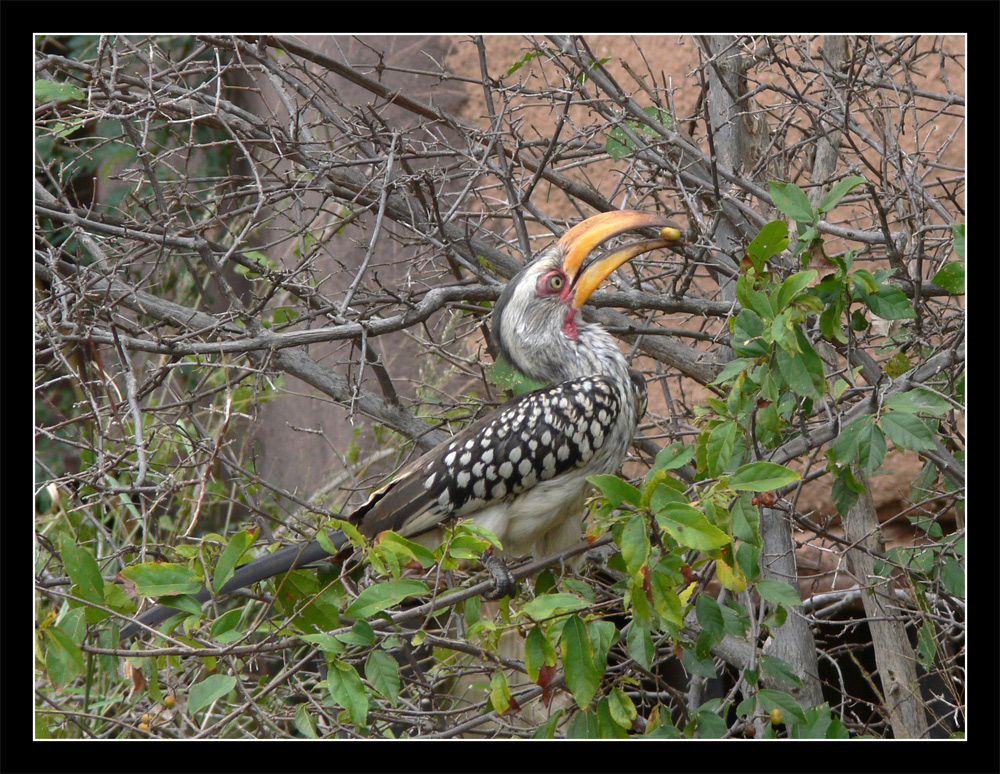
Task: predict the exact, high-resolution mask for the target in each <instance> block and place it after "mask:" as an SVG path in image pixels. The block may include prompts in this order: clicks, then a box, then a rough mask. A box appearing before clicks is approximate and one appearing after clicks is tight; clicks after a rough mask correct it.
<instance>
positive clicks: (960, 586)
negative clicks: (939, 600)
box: [941, 556, 965, 599]
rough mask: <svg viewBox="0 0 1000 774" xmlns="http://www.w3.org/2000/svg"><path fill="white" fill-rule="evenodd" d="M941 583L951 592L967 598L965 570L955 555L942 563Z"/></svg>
mask: <svg viewBox="0 0 1000 774" xmlns="http://www.w3.org/2000/svg"><path fill="white" fill-rule="evenodd" d="M941 583H942V584H944V587H945V590H946V591H947V592H948V593H949V594H951V595H953V596H956V597H958V598H959V599H965V571H964V570H963V569H962V565H960V564H959V563H958V562H957V561H956V560H955V559H954V558H953V557H950V556H949V557H948V558H947V559H945V560H944V563H943V564H942V565H941Z"/></svg>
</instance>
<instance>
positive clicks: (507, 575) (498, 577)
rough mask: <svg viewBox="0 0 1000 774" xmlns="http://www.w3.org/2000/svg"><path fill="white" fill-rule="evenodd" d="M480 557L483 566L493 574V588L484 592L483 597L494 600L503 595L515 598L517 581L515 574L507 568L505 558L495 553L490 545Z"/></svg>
mask: <svg viewBox="0 0 1000 774" xmlns="http://www.w3.org/2000/svg"><path fill="white" fill-rule="evenodd" d="M479 558H480V559H481V560H482V562H483V567H485V568H486V569H487V570H488V571H489V573H490V575H491V576H493V588H492V589H490V591H488V592H486V593H485V594H483V599H486V600H490V601H492V600H496V599H501V598H503V597H512V598H513V597H515V596H517V581H516V580H514V576H513V575H512V574H511V571H510V570H508V569H507V565H505V564H504V563H503V560H502V559H501V558H500V557H499V556H497V555H496V554H495V553H493V548H492V547H490V548H488V549H487V550H485V551H483V552H482V553H481V554H480V555H479Z"/></svg>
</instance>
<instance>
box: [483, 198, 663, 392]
mask: <svg viewBox="0 0 1000 774" xmlns="http://www.w3.org/2000/svg"><path fill="white" fill-rule="evenodd" d="M640 228H656V229H658V230H659V232H660V238H659V239H652V240H647V241H642V242H636V243H632V244H629V245H626V246H624V247H621V248H619V249H617V250H614V251H612V252H610V253H608V254H606V255H604V256H602V257H600V258H596V259H595V257H594V252H595V250H596V249H597V247H598V246H600V245H601V244H602V243H604V242H606V241H607V240H609V239H612V238H613V237H616V236H619V235H621V234H623V233H625V232H626V231H632V230H635V229H640ZM680 236H681V234H680V231H679V230H678V229H677V228H676V227H675V226H674V225H673V224H672V223H671V222H670V221H669V220H667V219H666V218H665V217H664V216H663V215H658V214H655V213H648V212H640V211H636V210H614V211H612V212H603V213H601V214H600V215H594V216H592V217H590V218H587V219H586V220H584V221H582V222H581V223H578V224H577V225H576V226H574V227H573V228H571V229H570V230H569V231H567V232H566V233H565V234H564V235H563V236H562V237H561V238H560V239H559V240H558V241H557V242H555V243H554V244H552V245H550V246H549V247H547V248H545V249H543V250H542V251H540V252H539V253H538V254H537V256H536V257H535V259H534V260H533V261H532V262H531V263H529V264H528V265H527V266H525V267H524V268H523V269H522V270H521V271H520V272H518V274H516V275H515V276H514V277H513V278H512V279H511V281H510V282H509V283H508V285H507V287H506V288H505V289H504V291H503V292H502V293H501V294H500V298H499V299H498V300H497V303H496V306H495V307H494V310H493V323H492V326H491V338H492V343H493V346H494V350H495V352H496V354H497V355H498V356H500V357H503V358H504V359H505V360H507V361H508V362H509V363H510V364H511V365H512V366H514V367H515V368H516V369H517V370H518V371H520V372H521V373H523V374H525V375H526V376H529V377H531V378H532V379H535V380H537V381H541V382H547V383H549V384H554V383H557V382H560V381H564V380H566V379H572V378H575V377H577V376H586V375H589V374H593V373H600V372H601V371H602V370H603V369H601V368H597V370H594V369H595V365H597V364H596V363H595V361H594V356H595V355H597V356H599V355H601V354H603V352H602V350H603V349H604V339H607V341H610V337H609V336H607V334H605V333H604V332H603V331H600V332H599V334H598V333H597V331H591V330H589V329H590V328H591V327H593V326H588V324H587V323H583V322H582V321H581V320H580V319H578V316H577V312H578V311H579V309H580V307H581V306H583V304H584V303H585V302H586V301H587V299H588V298H590V296H591V294H592V293H593V292H594V291H595V290H596V289H597V288H598V287H599V286H600V284H601V283H602V282H603V281H604V280H605V279H606V278H607V277H608V276H609V275H610V274H611V273H612V272H614V271H615V270H616V269H617V268H618V267H619V266H621V265H622V264H624V263H626V262H627V261H630V260H631V259H633V258H635V257H636V256H637V255H641V254H642V253H646V252H649V251H650V250H655V249H656V248H659V247H666V246H667V245H669V244H670V243H671V242H675V241H676V240H678V239H680ZM585 328H586V329H587V330H586V332H585V331H584V329H585ZM598 330H599V329H598ZM589 334H595V335H589ZM581 337H582V338H583V339H587V340H586V341H584V340H582V338H581ZM615 349H617V347H615Z"/></svg>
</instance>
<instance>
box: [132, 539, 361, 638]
mask: <svg viewBox="0 0 1000 774" xmlns="http://www.w3.org/2000/svg"><path fill="white" fill-rule="evenodd" d="M329 535H330V540H331V541H332V542H333V544H334V546H336V547H337V550H338V551H340V550H342V549H343V548H344V547H345V546H347V545H348V540H347V536H346V535H344V533H343V532H341V531H340V530H330V532H329ZM329 556H331V554H330V553H329V552H328V551H327V550H326V549H324V548H323V547H322V546H321V545H320V543H319V541H318V540H313V541H311V542H309V543H306V544H305V545H304V546H303V545H294V546H288V547H287V548H282V549H281V550H280V551H275V552H274V553H273V554H267V555H266V556H262V557H261V558H260V559H254V560H253V561H252V562H248V563H247V564H245V565H243V566H242V567H240V568H239V569H238V570H236V572H235V573H233V577H232V578H230V579H229V581H228V582H227V583H226V584H225V585H224V586H223V587H222V589H220V591H219V595H222V594H229V593H230V592H233V591H236V590H237V589H242V588H245V587H246V586H250V585H252V584H254V583H258V582H259V581H262V580H267V579H268V578H273V577H274V576H276V575H281V574H282V573H284V572H288V571H289V570H294V569H297V568H299V567H306V566H307V565H310V564H314V563H315V562H318V561H319V560H321V559H326V558H328V557H329ZM194 598H195V599H196V600H198V602H200V603H205V602H207V601H208V600H209V599H211V598H212V592H211V591H209V590H208V589H207V588H203V589H202V590H201V591H199V592H198V593H197V594H195V595H194ZM176 613H177V609H176V608H173V607H170V606H168V605H156V606H155V607H151V608H150V609H149V610H147V611H146V612H144V613H142V614H141V615H139V616H138V617H137V618H136V619H134V620H133V621H130V622H129V623H128V624H126V625H125V626H124V627H122V632H121V641H122V642H124V641H125V640H127V639H130V638H132V637H134V636H135V635H136V634H138V633H139V631H140V630H141V629H143V628H146V627H149V628H156V627H157V626H159V625H160V624H161V623H163V622H164V621H166V620H167V619H168V618H170V616H172V615H176Z"/></svg>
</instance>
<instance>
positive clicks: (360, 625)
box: [335, 619, 375, 648]
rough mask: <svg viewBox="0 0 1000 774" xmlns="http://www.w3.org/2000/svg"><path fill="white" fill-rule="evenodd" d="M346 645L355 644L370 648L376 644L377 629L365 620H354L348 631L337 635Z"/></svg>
mask: <svg viewBox="0 0 1000 774" xmlns="http://www.w3.org/2000/svg"><path fill="white" fill-rule="evenodd" d="M335 636H336V638H337V639H338V640H340V641H341V642H342V643H344V644H345V645H355V646H357V647H359V648H370V647H371V646H372V645H374V644H375V630H374V629H372V625H371V624H370V623H368V622H367V621H365V620H363V619H362V620H358V621H355V622H354V626H352V627H351V628H350V629H349V630H348V631H346V632H341V633H340V634H337V635H335Z"/></svg>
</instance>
